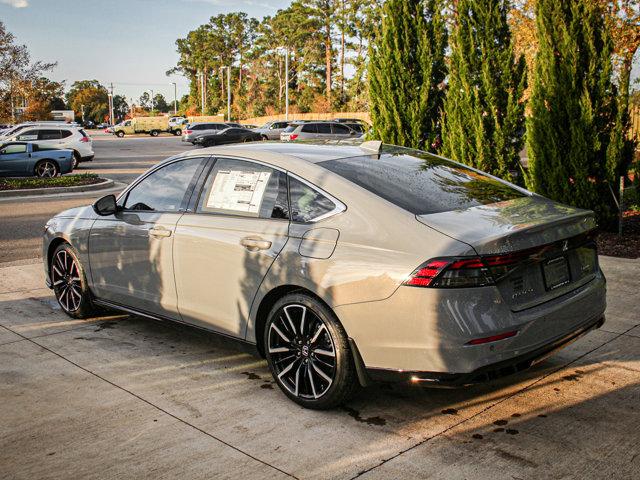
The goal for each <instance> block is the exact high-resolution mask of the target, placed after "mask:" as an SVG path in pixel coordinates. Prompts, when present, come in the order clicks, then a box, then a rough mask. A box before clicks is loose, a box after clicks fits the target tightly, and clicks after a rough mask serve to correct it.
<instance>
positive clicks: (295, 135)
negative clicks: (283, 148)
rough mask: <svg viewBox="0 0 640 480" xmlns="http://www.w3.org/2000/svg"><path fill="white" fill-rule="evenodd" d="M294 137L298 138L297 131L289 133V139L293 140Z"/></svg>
mask: <svg viewBox="0 0 640 480" xmlns="http://www.w3.org/2000/svg"><path fill="white" fill-rule="evenodd" d="M296 138H298V134H297V133H292V134H291V135H289V140H295V139H296Z"/></svg>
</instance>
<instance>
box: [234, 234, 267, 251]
mask: <svg viewBox="0 0 640 480" xmlns="http://www.w3.org/2000/svg"><path fill="white" fill-rule="evenodd" d="M240 245H242V246H243V247H244V248H246V249H247V250H249V251H250V252H257V251H258V250H267V249H269V248H271V242H270V241H269V240H263V239H262V238H260V237H244V238H243V239H242V240H240Z"/></svg>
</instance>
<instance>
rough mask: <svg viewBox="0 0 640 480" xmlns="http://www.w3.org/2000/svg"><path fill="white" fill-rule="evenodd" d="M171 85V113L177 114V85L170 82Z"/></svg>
mask: <svg viewBox="0 0 640 480" xmlns="http://www.w3.org/2000/svg"><path fill="white" fill-rule="evenodd" d="M171 84H172V85H173V114H174V115H177V114H178V86H177V85H176V82H171Z"/></svg>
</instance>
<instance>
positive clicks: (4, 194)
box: [0, 178, 114, 198]
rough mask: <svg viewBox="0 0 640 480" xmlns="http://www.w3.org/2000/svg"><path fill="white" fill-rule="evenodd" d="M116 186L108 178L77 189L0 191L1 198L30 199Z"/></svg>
mask: <svg viewBox="0 0 640 480" xmlns="http://www.w3.org/2000/svg"><path fill="white" fill-rule="evenodd" d="M113 186H114V181H113V180H111V179H109V178H107V179H105V180H104V181H103V182H100V183H94V184H92V185H78V186H76V187H53V188H27V189H23V190H3V191H0V198H8V197H9V198H12V197H28V196H32V195H55V194H58V193H72V192H92V191H94V190H104V189H106V188H111V187H113Z"/></svg>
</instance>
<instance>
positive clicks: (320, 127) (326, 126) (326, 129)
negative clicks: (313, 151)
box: [316, 123, 331, 134]
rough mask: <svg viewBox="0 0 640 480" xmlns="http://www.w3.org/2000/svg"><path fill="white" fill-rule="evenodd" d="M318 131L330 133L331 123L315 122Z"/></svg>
mask: <svg viewBox="0 0 640 480" xmlns="http://www.w3.org/2000/svg"><path fill="white" fill-rule="evenodd" d="M316 125H317V126H318V133H325V134H326V133H331V124H329V123H317V124H316Z"/></svg>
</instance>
